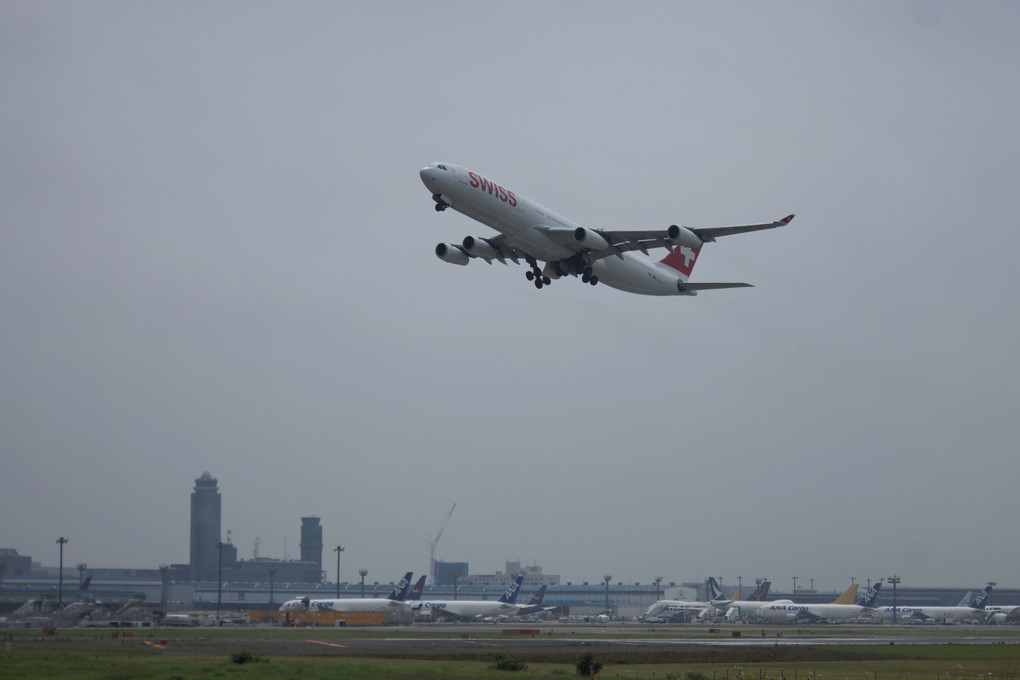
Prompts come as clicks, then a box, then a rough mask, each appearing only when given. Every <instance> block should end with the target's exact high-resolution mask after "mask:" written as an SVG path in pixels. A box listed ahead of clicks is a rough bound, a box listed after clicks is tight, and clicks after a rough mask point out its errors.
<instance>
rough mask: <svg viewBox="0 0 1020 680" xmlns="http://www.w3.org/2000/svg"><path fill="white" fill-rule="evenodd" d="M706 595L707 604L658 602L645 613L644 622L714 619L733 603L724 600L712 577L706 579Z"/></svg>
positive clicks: (687, 601)
mask: <svg viewBox="0 0 1020 680" xmlns="http://www.w3.org/2000/svg"><path fill="white" fill-rule="evenodd" d="M708 595H709V600H708V602H699V601H696V600H659V601H658V602H655V603H654V604H652V606H650V607H649V608H648V609H647V610H646V611H645V615H644V619H645V620H646V621H648V620H657V619H671V618H681V617H682V618H683V619H685V620H690V619H693V618H698V619H708V618H712V617H714V616H715V615H716V613H718V612H719V611H720V610H722V609H724V608H726V607H728V606H729V605H730V604H731V603H732V602H733V600H727V599H724V597H723V591H722V588H721V587H720V586H719V583H718V582H717V581H716V580H715V577H714V576H710V577H709V578H708Z"/></svg>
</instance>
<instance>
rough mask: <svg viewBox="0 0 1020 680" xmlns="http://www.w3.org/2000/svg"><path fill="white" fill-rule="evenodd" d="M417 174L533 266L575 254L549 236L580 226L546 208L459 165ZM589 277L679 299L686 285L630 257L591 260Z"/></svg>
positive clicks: (668, 271) (673, 273)
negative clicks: (551, 232) (532, 261)
mask: <svg viewBox="0 0 1020 680" xmlns="http://www.w3.org/2000/svg"><path fill="white" fill-rule="evenodd" d="M419 174H420V176H421V180H422V182H424V184H425V186H426V187H428V189H429V191H431V192H432V193H433V195H438V196H441V197H442V198H443V200H444V201H445V202H446V203H447V204H448V205H449V206H450V207H451V208H453V209H454V210H456V211H457V212H459V213H462V214H464V215H466V216H468V217H470V218H471V219H474V220H477V221H478V222H481V223H482V224H485V225H486V226H489V227H491V228H493V229H495V230H496V231H498V232H500V233H501V234H503V235H504V236H505V237H506V238H507V239H508V240H509V241H510V243H511V244H512V245H514V246H515V247H517V248H519V249H520V250H522V251H524V252H526V253H527V254H528V255H530V256H531V257H533V258H535V259H536V260H539V261H542V262H557V261H559V260H565V259H567V258H570V257H572V256H574V255H575V254H576V251H575V250H572V249H570V248H566V247H564V246H562V245H559V244H558V243H556V242H555V241H554V240H553V239H551V238H550V237H549V235H548V233H549V230H556V231H560V230H562V232H563V233H566V232H573V231H574V230H575V229H577V228H578V227H579V226H581V225H579V224H577V223H575V222H571V221H570V220H568V219H567V218H565V217H562V216H561V215H557V214H556V213H554V212H553V211H551V210H549V209H548V208H545V207H543V206H541V205H538V204H537V203H534V202H533V201H530V200H528V199H527V198H525V197H523V196H520V195H518V194H516V193H514V192H513V191H510V190H508V189H506V188H504V187H502V186H499V185H496V184H494V183H492V182H490V181H489V180H488V179H486V178H485V177H482V176H481V175H478V174H477V173H474V172H471V171H469V170H468V169H467V168H464V167H461V166H458V165H452V164H449V163H443V164H434V165H431V166H429V167H426V168H422V170H421V171H420V173H419ZM547 271H548V269H547ZM592 272H593V273H594V274H595V275H596V276H598V280H599V281H600V282H602V283H605V284H606V285H608V286H611V287H613V288H617V289H619V290H623V291H626V292H628V293H639V294H643V295H680V294H683V293H681V292H680V291H679V290H678V286H677V284H678V282H686V281H687V277H686V276H685V275H683V274H682V273H681V272H680V271H678V270H676V269H673V268H672V267H669V266H666V265H664V264H661V263H659V262H653V261H651V260H646V259H644V258H642V257H640V256H638V255H636V254H635V253H633V252H629V251H628V252H622V253H620V254H619V255H611V256H608V257H603V258H601V259H597V260H595V261H594V262H593V263H592ZM554 278H555V277H554Z"/></svg>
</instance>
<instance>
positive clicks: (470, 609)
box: [414, 576, 524, 619]
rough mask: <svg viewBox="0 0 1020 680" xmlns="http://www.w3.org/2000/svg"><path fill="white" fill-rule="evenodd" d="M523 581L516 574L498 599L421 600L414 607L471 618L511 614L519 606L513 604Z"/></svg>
mask: <svg viewBox="0 0 1020 680" xmlns="http://www.w3.org/2000/svg"><path fill="white" fill-rule="evenodd" d="M523 582H524V577H523V576H518V577H517V578H515V579H514V580H513V583H511V584H510V587H509V588H507V589H506V592H504V593H503V595H502V596H500V598H499V599H498V600H422V601H421V603H420V604H418V605H417V606H414V609H416V610H419V611H422V612H426V611H427V612H430V613H432V614H433V615H439V616H453V617H458V618H464V619H473V618H478V617H489V616H513V615H514V614H516V613H517V611H518V610H519V609H520V607H519V606H518V605H517V604H515V603H516V601H517V593H518V591H519V590H520V588H521V583H523Z"/></svg>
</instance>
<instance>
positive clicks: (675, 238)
mask: <svg viewBox="0 0 1020 680" xmlns="http://www.w3.org/2000/svg"><path fill="white" fill-rule="evenodd" d="M666 240H667V241H669V242H670V243H675V244H678V245H681V246H687V247H688V248H694V249H695V250H697V249H698V248H700V247H701V246H702V241H701V239H700V238H698V235H697V234H695V233H694V232H693V231H691V230H690V229H688V228H687V227H678V226H677V225H675V224H672V225H670V226H669V228H668V229H666Z"/></svg>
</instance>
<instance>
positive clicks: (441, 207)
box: [432, 194, 450, 212]
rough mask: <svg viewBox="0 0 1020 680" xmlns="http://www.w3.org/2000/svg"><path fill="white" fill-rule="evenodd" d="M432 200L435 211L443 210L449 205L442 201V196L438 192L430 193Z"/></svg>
mask: <svg viewBox="0 0 1020 680" xmlns="http://www.w3.org/2000/svg"><path fill="white" fill-rule="evenodd" d="M432 200H433V201H435V202H436V212H443V211H444V210H446V209H447V208H449V207H450V205H449V204H448V203H447V202H446V201H444V200H443V197H442V196H440V195H439V194H432Z"/></svg>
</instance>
